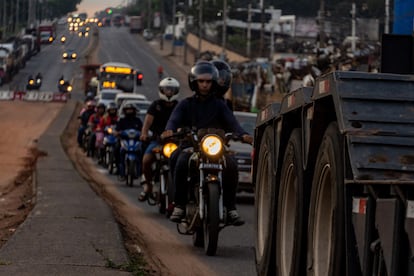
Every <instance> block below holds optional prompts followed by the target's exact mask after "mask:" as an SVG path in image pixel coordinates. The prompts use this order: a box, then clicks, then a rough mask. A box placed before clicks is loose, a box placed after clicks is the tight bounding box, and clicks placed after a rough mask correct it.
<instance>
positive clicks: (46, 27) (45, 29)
mask: <svg viewBox="0 0 414 276" xmlns="http://www.w3.org/2000/svg"><path fill="white" fill-rule="evenodd" d="M38 29H39V30H38V33H39V36H40V43H42V44H50V43H52V42H53V41H54V40H55V38H56V23H54V22H46V23H42V24H41V25H40V26H39V27H38Z"/></svg>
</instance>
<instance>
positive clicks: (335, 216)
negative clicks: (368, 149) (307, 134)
mask: <svg viewBox="0 0 414 276" xmlns="http://www.w3.org/2000/svg"><path fill="white" fill-rule="evenodd" d="M342 145H343V142H342V138H341V135H340V133H339V131H338V125H337V123H336V122H333V123H331V124H330V125H329V126H328V128H327V130H326V132H325V134H324V137H323V139H322V142H321V146H320V148H319V152H318V157H317V160H316V164H315V171H314V176H313V181H312V193H311V202H310V208H309V210H310V215H309V229H308V235H309V236H308V239H309V243H308V269H309V271H310V272H311V273H310V275H343V273H344V260H343V259H344V257H345V253H344V250H345V237H344V235H345V231H344V224H345V214H344V175H343V168H344V165H343V156H342Z"/></svg>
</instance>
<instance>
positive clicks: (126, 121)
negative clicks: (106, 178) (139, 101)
mask: <svg viewBox="0 0 414 276" xmlns="http://www.w3.org/2000/svg"><path fill="white" fill-rule="evenodd" d="M122 113H123V115H124V116H123V117H122V118H120V119H119V120H118V122H117V124H116V127H115V131H116V134H117V135H119V133H120V132H122V131H123V130H126V129H136V130H138V131H141V130H142V121H141V119H140V118H139V117H137V113H138V110H137V108H136V107H135V105H133V104H126V105H125V106H124V107H123V108H122ZM118 141H119V139H118ZM124 154H125V153H123V152H121V145H120V144H119V142H118V143H117V146H116V150H115V160H116V164H117V165H118V168H123V166H122V165H121V162H122V161H121V160H124V158H125V155H124ZM118 175H119V179H120V180H121V181H123V180H124V179H125V168H124V169H120V170H119V171H118Z"/></svg>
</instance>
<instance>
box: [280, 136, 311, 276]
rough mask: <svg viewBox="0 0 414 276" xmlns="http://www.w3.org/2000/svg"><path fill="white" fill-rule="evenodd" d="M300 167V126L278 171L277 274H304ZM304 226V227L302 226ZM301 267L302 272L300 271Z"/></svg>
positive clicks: (303, 223) (290, 140)
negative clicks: (279, 171)
mask: <svg viewBox="0 0 414 276" xmlns="http://www.w3.org/2000/svg"><path fill="white" fill-rule="evenodd" d="M303 174H304V173H303V169H302V140H301V132H300V129H294V130H293V132H292V134H291V135H290V138H289V141H288V144H287V147H286V151H285V154H284V158H283V166H282V170H281V177H280V185H279V196H278V201H277V202H278V207H277V216H276V217H277V222H276V239H275V246H276V267H277V274H276V275H278V276H295V275H304V274H306V271H304V269H303V268H304V265H303V264H304V263H302V260H304V257H305V254H303V252H302V251H303V248H305V244H304V235H305V234H306V232H304V230H303V229H304V227H306V225H307V224H306V223H307V221H306V220H305V216H306V217H307V212H306V210H307V208H306V209H305V205H307V204H306V202H308V200H305V196H304V185H303V183H304V182H303ZM305 229H306V228H305ZM301 268H302V271H300V270H301Z"/></svg>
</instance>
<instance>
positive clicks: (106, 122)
mask: <svg viewBox="0 0 414 276" xmlns="http://www.w3.org/2000/svg"><path fill="white" fill-rule="evenodd" d="M118 119H119V118H118V108H117V106H116V103H115V102H110V103H108V105H107V107H106V113H105V115H104V116H103V118H102V120H101V122H100V128H102V129H105V127H107V126H112V125H116V124H117V122H118Z"/></svg>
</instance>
